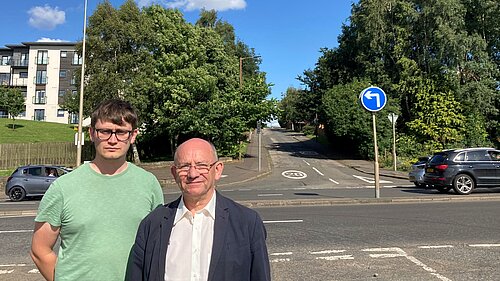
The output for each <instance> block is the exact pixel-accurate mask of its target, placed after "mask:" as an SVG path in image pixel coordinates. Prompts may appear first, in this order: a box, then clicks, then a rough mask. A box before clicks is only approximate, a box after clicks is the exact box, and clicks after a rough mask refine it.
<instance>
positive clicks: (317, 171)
mask: <svg viewBox="0 0 500 281" xmlns="http://www.w3.org/2000/svg"><path fill="white" fill-rule="evenodd" d="M312 168H313V170H315V171H316V173H318V174H320V175H322V176H324V175H325V174H323V173H322V172H320V171H319V170H318V169H316V168H314V167H312Z"/></svg>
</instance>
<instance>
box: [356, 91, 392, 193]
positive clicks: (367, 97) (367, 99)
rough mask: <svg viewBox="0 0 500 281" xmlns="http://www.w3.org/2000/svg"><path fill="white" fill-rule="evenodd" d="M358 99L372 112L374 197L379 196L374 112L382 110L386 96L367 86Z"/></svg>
mask: <svg viewBox="0 0 500 281" xmlns="http://www.w3.org/2000/svg"><path fill="white" fill-rule="evenodd" d="M359 100H360V102H361V105H362V106H363V108H364V109H366V110H367V111H369V112H371V113H372V123H373V148H374V150H375V162H374V163H373V170H374V175H375V198H380V176H379V166H378V146H377V125H376V121H375V113H376V112H378V111H380V110H382V108H384V106H385V104H386V103H387V96H386V95H385V92H384V90H382V89H380V88H379V87H374V86H371V87H368V88H366V89H364V90H363V91H361V94H360V95H359Z"/></svg>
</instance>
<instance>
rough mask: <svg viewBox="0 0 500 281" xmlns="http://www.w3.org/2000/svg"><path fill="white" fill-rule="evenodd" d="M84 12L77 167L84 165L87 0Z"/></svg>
mask: <svg viewBox="0 0 500 281" xmlns="http://www.w3.org/2000/svg"><path fill="white" fill-rule="evenodd" d="M83 10H84V12H83V44H82V72H81V77H80V104H79V110H78V136H77V138H76V142H77V143H76V167H78V166H80V164H81V163H82V143H83V135H82V123H83V120H82V119H83V88H84V85H83V84H84V81H85V79H84V76H85V41H86V35H87V0H85V5H84V9H83Z"/></svg>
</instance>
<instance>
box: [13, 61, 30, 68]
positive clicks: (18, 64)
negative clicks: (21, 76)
mask: <svg viewBox="0 0 500 281" xmlns="http://www.w3.org/2000/svg"><path fill="white" fill-rule="evenodd" d="M28 63H29V62H28V60H27V59H10V62H9V64H10V66H12V67H22V68H25V67H28Z"/></svg>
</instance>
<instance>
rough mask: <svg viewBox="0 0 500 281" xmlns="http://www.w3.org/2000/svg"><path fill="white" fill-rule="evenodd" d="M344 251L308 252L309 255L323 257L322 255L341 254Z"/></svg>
mask: <svg viewBox="0 0 500 281" xmlns="http://www.w3.org/2000/svg"><path fill="white" fill-rule="evenodd" d="M343 252H345V250H324V251H318V252H309V254H311V255H324V254H337V253H343Z"/></svg>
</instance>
